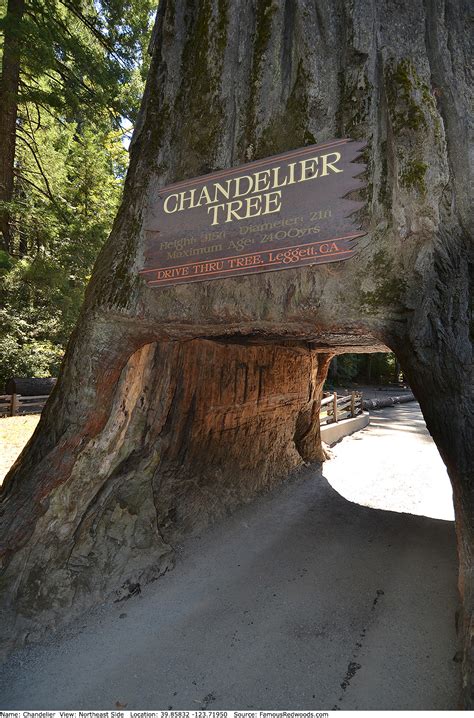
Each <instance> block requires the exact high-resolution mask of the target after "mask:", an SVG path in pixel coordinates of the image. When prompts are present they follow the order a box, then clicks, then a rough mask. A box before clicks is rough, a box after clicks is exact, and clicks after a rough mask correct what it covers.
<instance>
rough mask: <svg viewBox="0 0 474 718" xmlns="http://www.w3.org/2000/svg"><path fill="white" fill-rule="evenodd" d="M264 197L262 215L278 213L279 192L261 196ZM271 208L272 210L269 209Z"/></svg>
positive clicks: (279, 207) (279, 205)
mask: <svg viewBox="0 0 474 718" xmlns="http://www.w3.org/2000/svg"><path fill="white" fill-rule="evenodd" d="M263 196H264V197H265V206H264V210H263V212H262V214H272V212H279V211H280V209H281V190H277V191H276V192H267V194H265V195H263ZM271 206H273V209H270V207H271Z"/></svg>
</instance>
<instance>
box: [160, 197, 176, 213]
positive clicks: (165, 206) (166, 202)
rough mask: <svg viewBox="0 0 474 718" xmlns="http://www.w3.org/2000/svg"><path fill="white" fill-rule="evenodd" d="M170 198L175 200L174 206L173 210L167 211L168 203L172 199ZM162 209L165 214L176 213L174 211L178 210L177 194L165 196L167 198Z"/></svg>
mask: <svg viewBox="0 0 474 718" xmlns="http://www.w3.org/2000/svg"><path fill="white" fill-rule="evenodd" d="M172 197H174V198H175V199H176V204H175V207H174V209H168V202H169V200H170V199H172ZM163 209H164V210H165V212H166V214H172V213H173V212H176V210H177V209H178V195H177V194H169V195H168V196H167V198H166V199H165V201H164V202H163Z"/></svg>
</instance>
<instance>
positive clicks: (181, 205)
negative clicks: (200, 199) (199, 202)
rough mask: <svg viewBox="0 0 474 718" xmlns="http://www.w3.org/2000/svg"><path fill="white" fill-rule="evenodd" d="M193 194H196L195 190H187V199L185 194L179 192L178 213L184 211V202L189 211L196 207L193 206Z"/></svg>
mask: <svg viewBox="0 0 474 718" xmlns="http://www.w3.org/2000/svg"><path fill="white" fill-rule="evenodd" d="M195 193H196V190H195V189H191V190H189V197H187V196H186V194H187V193H186V192H180V193H179V200H180V201H179V208H178V211H179V212H182V211H183V209H185V207H184V203H185V202H189V209H193V207H195V206H196V205H195V204H194V195H195Z"/></svg>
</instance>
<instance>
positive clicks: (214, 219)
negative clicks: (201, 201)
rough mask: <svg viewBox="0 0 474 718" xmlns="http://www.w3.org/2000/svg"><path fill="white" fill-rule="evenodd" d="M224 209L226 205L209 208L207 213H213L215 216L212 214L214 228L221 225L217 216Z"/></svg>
mask: <svg viewBox="0 0 474 718" xmlns="http://www.w3.org/2000/svg"><path fill="white" fill-rule="evenodd" d="M224 207H225V204H216V205H214V206H213V207H208V208H207V213H208V214H211V213H213V214H212V226H214V225H216V224H219V222H218V219H217V215H218V213H219V210H220V209H224Z"/></svg>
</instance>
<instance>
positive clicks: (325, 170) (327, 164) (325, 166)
mask: <svg viewBox="0 0 474 718" xmlns="http://www.w3.org/2000/svg"><path fill="white" fill-rule="evenodd" d="M328 157H335V158H336V159H335V160H333V161H332V162H329V161H328ZM321 159H322V161H323V169H322V172H321V177H324V176H325V175H327V174H329V172H328V167H330V168H331V170H332V171H333V172H344V170H340V169H338V168H337V167H334V165H335V164H336V162H339V160H340V159H341V155H340V153H339V152H330V153H329V154H328V155H321Z"/></svg>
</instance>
